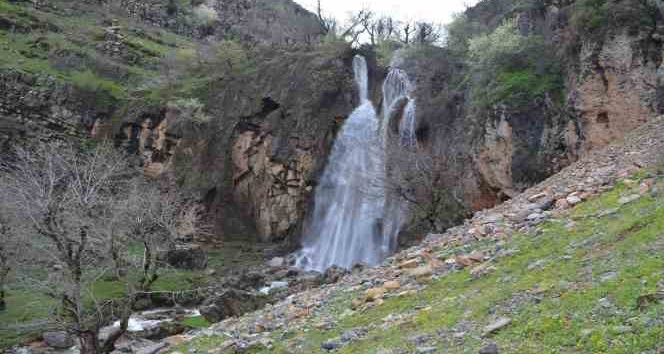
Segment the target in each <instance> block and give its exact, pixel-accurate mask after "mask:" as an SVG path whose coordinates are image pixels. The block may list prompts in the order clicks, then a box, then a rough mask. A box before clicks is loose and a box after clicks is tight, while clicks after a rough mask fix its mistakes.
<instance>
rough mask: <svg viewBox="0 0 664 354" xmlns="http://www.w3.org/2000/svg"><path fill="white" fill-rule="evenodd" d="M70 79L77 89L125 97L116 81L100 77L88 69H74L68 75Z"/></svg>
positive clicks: (114, 96)
mask: <svg viewBox="0 0 664 354" xmlns="http://www.w3.org/2000/svg"><path fill="white" fill-rule="evenodd" d="M70 81H71V82H72V83H73V84H74V85H75V86H76V87H78V88H79V89H81V90H83V91H87V92H90V93H95V94H100V95H103V94H107V95H110V96H111V97H113V98H116V99H122V98H125V97H126V93H125V90H124V89H123V88H122V86H120V85H118V84H117V83H115V82H113V81H111V80H108V79H104V78H101V77H99V76H97V75H96V74H94V73H93V72H92V71H90V70H86V71H76V72H73V73H72V74H71V75H70Z"/></svg>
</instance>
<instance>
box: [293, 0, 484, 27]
mask: <svg viewBox="0 0 664 354" xmlns="http://www.w3.org/2000/svg"><path fill="white" fill-rule="evenodd" d="M295 1H296V2H298V3H300V4H301V5H302V6H304V7H306V8H307V9H310V10H313V9H315V8H316V3H317V0H295ZM476 2H477V0H321V4H322V7H323V10H325V11H326V12H327V13H328V14H331V15H333V16H334V17H336V18H337V19H338V20H340V21H342V22H344V21H345V20H346V19H347V18H348V14H349V13H351V12H356V11H358V10H361V9H362V8H370V9H372V10H374V11H375V12H377V13H378V14H381V15H391V16H393V17H395V18H397V19H399V20H426V21H429V22H434V23H439V24H446V23H448V22H450V20H451V19H452V15H453V14H454V13H457V12H461V11H463V10H464V9H465V4H468V5H472V4H474V3H476Z"/></svg>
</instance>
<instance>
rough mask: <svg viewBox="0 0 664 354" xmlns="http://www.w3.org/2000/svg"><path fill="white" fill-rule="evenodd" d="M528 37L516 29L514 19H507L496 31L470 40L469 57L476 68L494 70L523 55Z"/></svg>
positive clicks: (472, 65)
mask: <svg viewBox="0 0 664 354" xmlns="http://www.w3.org/2000/svg"><path fill="white" fill-rule="evenodd" d="M527 41H528V38H527V37H526V36H523V35H521V34H520V33H519V32H518V30H517V29H516V26H515V23H514V20H508V21H505V22H504V23H503V24H502V25H500V26H499V27H498V28H496V30H495V31H493V32H492V33H489V34H487V35H481V36H476V37H474V38H472V39H470V41H469V45H468V51H469V53H468V54H469V55H468V59H469V62H470V64H471V67H472V68H473V69H475V70H493V69H495V68H496V67H498V66H501V65H504V64H506V63H507V62H509V61H510V60H511V59H514V58H518V57H519V56H522V55H523V51H524V50H526V47H527V45H526V44H527Z"/></svg>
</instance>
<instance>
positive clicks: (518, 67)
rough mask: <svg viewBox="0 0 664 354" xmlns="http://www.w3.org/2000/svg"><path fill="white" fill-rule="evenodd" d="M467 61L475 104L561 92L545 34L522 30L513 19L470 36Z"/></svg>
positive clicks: (555, 65) (555, 64)
mask: <svg viewBox="0 0 664 354" xmlns="http://www.w3.org/2000/svg"><path fill="white" fill-rule="evenodd" d="M467 63H468V66H469V68H470V75H469V76H470V83H471V89H472V93H473V97H474V99H475V101H476V104H477V106H478V107H485V106H487V105H489V104H494V103H497V102H507V103H516V104H520V103H523V101H525V100H533V99H535V98H539V97H544V96H545V95H547V94H557V93H560V91H561V90H562V88H563V77H562V73H561V69H560V66H559V64H558V63H557V61H556V60H555V57H554V56H553V55H552V53H550V50H549V49H548V48H547V45H546V43H545V41H544V38H543V37H542V36H539V35H529V36H526V35H523V34H521V33H520V32H519V31H518V29H517V28H516V25H515V22H514V21H513V20H508V21H505V22H504V23H503V24H502V25H500V26H498V28H496V29H495V30H494V31H493V32H491V33H489V34H486V35H480V36H475V37H473V38H471V39H470V40H469V44H468V56H467ZM557 96H560V95H557Z"/></svg>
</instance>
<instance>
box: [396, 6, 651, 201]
mask: <svg viewBox="0 0 664 354" xmlns="http://www.w3.org/2000/svg"><path fill="white" fill-rule="evenodd" d="M574 3H575V1H546V2H545V6H544V7H543V8H541V9H538V10H533V9H527V10H522V11H520V10H517V11H513V10H509V8H510V6H511V5H509V4H507V2H505V1H498V0H496V1H485V2H483V3H481V4H480V5H479V6H477V7H475V8H472V9H470V10H469V11H468V12H467V16H469V17H471V18H474V19H479V20H480V21H481V23H482V24H484V25H487V26H488V27H489V28H491V27H492V26H493V27H495V26H497V25H499V24H500V21H501V19H502V18H504V17H505V16H507V17H513V18H516V24H517V26H518V28H519V30H520V31H521V32H522V33H531V32H535V33H538V34H540V35H542V36H543V37H544V38H545V40H546V41H547V42H548V43H550V45H551V46H553V47H554V48H556V51H557V52H558V54H559V56H560V57H559V58H558V59H559V61H560V62H561V63H564V65H565V68H564V70H563V71H564V73H565V78H564V82H565V90H564V97H563V98H562V99H556V98H554V97H544V98H537V99H534V100H530V101H527V102H516V103H515V102H503V103H499V104H494V105H493V106H491V107H490V108H489V109H486V110H478V109H476V108H477V107H475V106H473V99H472V96H471V95H472V93H471V92H470V90H469V89H468V87H467V86H464V85H463V84H462V85H459V84H458V82H459V81H460V80H458V77H459V73H463V72H464V71H465V70H467V68H466V67H465V64H464V62H463V60H462V59H459V58H458V57H456V56H455V54H454V53H452V52H450V51H447V50H446V49H438V50H435V49H432V50H429V51H419V52H415V53H411V55H409V57H408V58H407V59H406V62H405V65H406V66H407V67H408V69H407V70H408V71H409V73H410V76H411V77H412V78H413V79H414V80H415V81H416V85H417V93H416V95H417V100H418V112H417V116H418V132H419V133H418V137H419V139H420V142H421V143H422V144H424V145H425V146H427V147H429V148H431V149H433V151H435V152H436V153H437V154H439V155H441V156H453V157H454V158H451V159H448V160H449V161H450V162H449V166H448V167H449V169H450V170H451V171H453V173H452V174H453V175H454V178H450V179H449V180H448V181H447V184H448V185H449V186H451V188H453V189H454V190H456V191H458V192H460V193H462V195H463V196H464V198H463V199H464V200H465V201H466V203H467V206H468V207H469V209H470V210H473V211H474V210H481V209H485V208H488V207H491V206H493V205H495V204H496V203H498V202H500V201H502V200H505V199H508V198H511V197H512V196H514V195H515V194H516V193H519V192H520V191H523V190H524V189H525V188H527V187H529V186H532V185H533V184H535V183H537V182H539V181H541V180H543V179H545V178H546V177H548V176H550V175H552V174H554V173H555V172H557V171H559V170H560V169H562V168H564V167H566V166H568V165H569V164H571V163H572V162H574V161H576V160H577V159H578V158H580V157H581V156H584V155H585V154H587V153H588V152H589V151H591V150H594V149H597V148H600V147H603V146H606V145H607V144H609V143H611V142H614V141H616V140H619V139H621V138H622V137H623V136H624V135H625V134H626V133H627V132H629V131H631V130H633V129H635V128H636V127H638V126H640V125H641V124H643V123H644V122H647V121H648V120H649V119H651V118H652V117H655V116H656V115H657V114H658V113H661V112H662V107H664V94H663V93H662V92H664V91H663V88H662V87H663V86H662V85H663V83H664V77H663V76H662V75H663V74H664V69H663V65H664V62H663V61H662V57H663V56H664V55H663V54H664V46H663V45H662V39H663V38H664V36H663V34H664V21H659V24H658V25H657V26H656V28H654V29H653V28H651V26H645V27H638V26H635V25H634V24H632V23H630V24H629V26H618V25H616V26H612V27H611V28H610V29H609V30H608V31H607V32H606V34H605V36H603V37H601V38H596V37H595V38H590V37H588V38H586V37H583V36H581V38H579V37H578V34H577V33H572V32H571V31H572V29H571V26H570V22H569V21H570V16H571V14H572V12H573V11H574V8H573V6H574ZM506 4H507V5H506ZM505 6H508V7H505ZM503 7H505V8H503ZM509 11H512V12H509ZM506 13H507V15H506ZM658 18H660V19H664V13H662V14H660V16H659V17H658ZM572 41H579V43H580V44H579V50H578V51H577V52H574V51H570V50H569V48H570V47H571V46H573V45H577V44H576V43H572Z"/></svg>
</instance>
